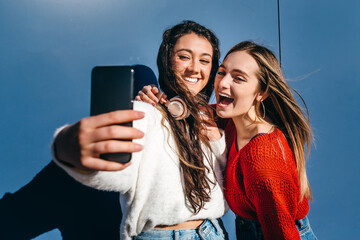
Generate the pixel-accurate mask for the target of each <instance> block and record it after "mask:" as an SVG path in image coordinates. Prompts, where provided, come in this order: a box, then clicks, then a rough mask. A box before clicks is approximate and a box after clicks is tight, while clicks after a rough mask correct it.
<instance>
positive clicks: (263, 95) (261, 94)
mask: <svg viewBox="0 0 360 240" xmlns="http://www.w3.org/2000/svg"><path fill="white" fill-rule="evenodd" d="M268 96H269V93H264V92H263V91H260V92H259V93H258V95H257V96H256V101H258V102H260V101H264V100H265V99H266V98H267V97H268Z"/></svg>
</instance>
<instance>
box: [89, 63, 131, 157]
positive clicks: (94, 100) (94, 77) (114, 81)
mask: <svg viewBox="0 0 360 240" xmlns="http://www.w3.org/2000/svg"><path fill="white" fill-rule="evenodd" d="M134 74H135V70H134V67H132V66H97V67H94V68H93V70H92V73H91V104H90V106H91V107H90V115H91V116H94V115H98V114H102V113H107V112H112V111H115V110H122V109H132V108H133V103H132V100H133V99H134V96H133V92H134ZM121 125H125V126H132V122H129V123H125V124H121ZM122 141H124V140H122ZM127 141H131V140H127ZM100 158H102V159H105V160H109V161H115V162H120V163H127V162H129V161H130V159H131V153H106V154H101V155H100Z"/></svg>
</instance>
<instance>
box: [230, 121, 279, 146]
mask: <svg viewBox="0 0 360 240" xmlns="http://www.w3.org/2000/svg"><path fill="white" fill-rule="evenodd" d="M232 120H233V122H234V124H235V127H236V134H237V147H238V149H239V150H240V149H241V148H243V147H244V146H245V145H246V144H247V143H248V142H249V141H250V140H251V139H252V138H253V137H254V136H255V135H256V134H259V133H270V132H271V131H273V125H272V124H271V122H268V121H266V122H263V121H260V120H259V119H252V118H251V117H249V116H248V115H244V116H238V117H234V118H232Z"/></svg>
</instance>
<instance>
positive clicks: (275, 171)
mask: <svg viewBox="0 0 360 240" xmlns="http://www.w3.org/2000/svg"><path fill="white" fill-rule="evenodd" d="M255 142H257V141H256V140H255ZM280 142H281V141H280ZM280 142H279V144H274V143H266V142H263V143H260V144H256V143H255V144H253V145H254V146H253V147H250V148H249V149H248V150H247V151H245V152H246V155H247V156H246V157H245V158H243V161H242V162H241V167H242V169H243V174H244V178H243V179H244V186H245V192H246V195H247V196H248V198H249V200H250V201H251V203H252V205H253V207H254V210H255V212H256V214H257V218H258V220H259V222H260V224H261V227H262V230H263V233H264V239H266V240H268V239H276V240H279V239H300V236H299V232H298V230H297V228H296V225H295V216H296V213H297V210H298V209H297V206H298V200H299V184H298V180H297V174H296V166H295V161H294V158H293V154H292V152H291V150H290V148H288V145H287V144H286V145H287V146H276V145H281V143H280ZM282 145H284V144H282Z"/></svg>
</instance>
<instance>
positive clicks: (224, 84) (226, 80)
mask: <svg viewBox="0 0 360 240" xmlns="http://www.w3.org/2000/svg"><path fill="white" fill-rule="evenodd" d="M231 80H232V77H231V75H230V73H227V74H225V76H223V77H222V78H221V79H220V81H219V83H218V84H219V88H220V89H228V88H229V86H230V81H231Z"/></svg>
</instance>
